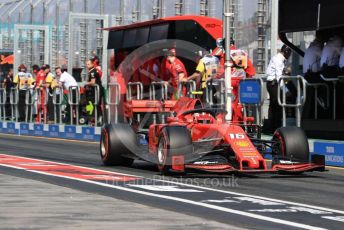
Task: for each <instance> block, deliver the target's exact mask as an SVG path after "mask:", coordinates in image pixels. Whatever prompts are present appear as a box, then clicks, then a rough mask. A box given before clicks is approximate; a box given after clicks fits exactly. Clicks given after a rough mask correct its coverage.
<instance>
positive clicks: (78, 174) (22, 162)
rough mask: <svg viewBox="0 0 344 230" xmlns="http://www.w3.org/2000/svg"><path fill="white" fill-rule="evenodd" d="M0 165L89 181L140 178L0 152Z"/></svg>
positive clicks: (124, 180)
mask: <svg viewBox="0 0 344 230" xmlns="http://www.w3.org/2000/svg"><path fill="white" fill-rule="evenodd" d="M0 165H2V166H6V167H10V168H17V169H23V170H27V171H37V172H41V173H46V174H50V175H52V176H63V177H69V178H76V179H83V180H90V181H100V182H101V181H111V182H113V181H114V182H128V181H133V180H138V179H140V178H139V177H133V176H126V175H122V174H119V173H115V172H105V171H102V170H97V169H91V168H84V167H80V166H75V165H68V164H62V163H56V162H50V161H43V160H36V159H31V158H24V157H17V156H10V155H5V154H0Z"/></svg>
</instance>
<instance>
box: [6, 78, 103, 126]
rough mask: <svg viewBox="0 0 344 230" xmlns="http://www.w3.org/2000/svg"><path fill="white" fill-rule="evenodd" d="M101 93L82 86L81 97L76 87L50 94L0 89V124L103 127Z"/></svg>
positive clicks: (91, 87)
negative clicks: (21, 123) (24, 123)
mask: <svg viewBox="0 0 344 230" xmlns="http://www.w3.org/2000/svg"><path fill="white" fill-rule="evenodd" d="M101 93H102V92H101V91H100V87H99V86H97V85H96V86H87V87H85V92H84V93H82V94H81V93H80V87H79V86H74V87H70V88H69V89H68V92H67V91H64V89H63V88H62V87H59V86H57V87H55V88H54V89H53V90H51V91H49V90H48V89H42V88H36V89H27V90H25V91H21V90H18V89H17V88H11V89H10V90H6V89H4V88H0V121H12V122H26V123H37V124H52V123H53V124H71V125H90V126H102V125H103V119H102V118H103V113H104V112H103V111H102V109H99V108H105V107H104V106H102V105H103V100H101V98H102V95H101ZM22 95H25V96H22ZM21 102H23V104H21ZM104 103H107V101H104ZM22 105H24V108H23V107H22ZM22 113H24V114H22ZM23 117H24V118H23Z"/></svg>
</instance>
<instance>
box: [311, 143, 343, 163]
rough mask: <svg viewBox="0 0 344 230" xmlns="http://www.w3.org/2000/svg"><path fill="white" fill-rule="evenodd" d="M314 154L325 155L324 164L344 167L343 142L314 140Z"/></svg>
mask: <svg viewBox="0 0 344 230" xmlns="http://www.w3.org/2000/svg"><path fill="white" fill-rule="evenodd" d="M314 154H320V155H325V163H326V165H331V166H340V167H344V142H343V143H331V142H314Z"/></svg>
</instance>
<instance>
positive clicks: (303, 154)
mask: <svg viewBox="0 0 344 230" xmlns="http://www.w3.org/2000/svg"><path fill="white" fill-rule="evenodd" d="M273 140H274V141H276V144H275V146H274V147H273V153H274V154H275V155H277V157H282V158H284V159H289V160H292V161H299V162H309V146H308V140H307V137H306V134H305V132H304V131H303V130H302V129H301V128H298V127H282V128H279V129H277V130H276V131H275V133H274V136H273Z"/></svg>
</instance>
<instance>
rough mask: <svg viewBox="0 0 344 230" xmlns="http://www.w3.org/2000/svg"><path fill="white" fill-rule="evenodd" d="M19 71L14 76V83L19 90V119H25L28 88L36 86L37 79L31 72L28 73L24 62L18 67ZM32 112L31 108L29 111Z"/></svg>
mask: <svg viewBox="0 0 344 230" xmlns="http://www.w3.org/2000/svg"><path fill="white" fill-rule="evenodd" d="M18 71H19V73H18V74H17V75H16V76H15V77H14V80H13V83H14V84H15V85H16V87H17V88H18V90H19V102H18V110H19V119H18V121H19V122H21V121H24V120H25V108H26V106H25V98H26V92H27V90H30V89H33V88H34V87H35V79H34V78H33V77H32V75H31V74H30V73H27V68H26V66H25V65H24V64H21V65H20V66H19V68H18ZM28 112H29V113H30V110H29V111H28Z"/></svg>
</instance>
